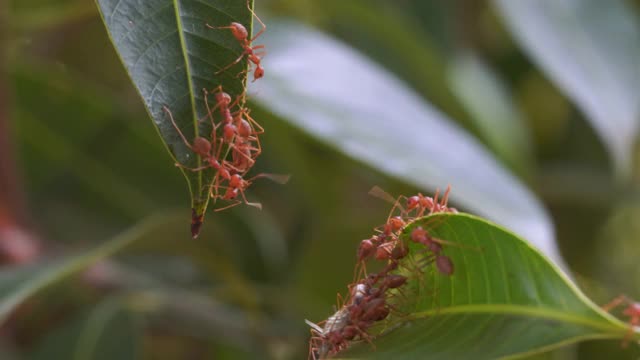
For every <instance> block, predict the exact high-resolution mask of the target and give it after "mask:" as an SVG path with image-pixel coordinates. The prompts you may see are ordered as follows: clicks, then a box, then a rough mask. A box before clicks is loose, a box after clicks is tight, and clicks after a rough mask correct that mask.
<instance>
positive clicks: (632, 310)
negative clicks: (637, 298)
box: [624, 302, 640, 317]
mask: <svg viewBox="0 0 640 360" xmlns="http://www.w3.org/2000/svg"><path fill="white" fill-rule="evenodd" d="M624 314H625V315H627V316H631V317H638V316H640V303H637V302H634V303H631V304H629V307H627V308H626V309H625V310H624Z"/></svg>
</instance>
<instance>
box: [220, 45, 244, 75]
mask: <svg viewBox="0 0 640 360" xmlns="http://www.w3.org/2000/svg"><path fill="white" fill-rule="evenodd" d="M246 55H247V51H246V50H245V51H243V52H242V54H240V56H239V57H238V58H237V59H235V60H234V61H233V62H232V63H231V64H229V65H227V66H225V67H223V68H222V69H220V70H218V71H216V72H215V73H214V74H215V75H219V74H220V73H222V72H224V71H226V70H228V69H229V68H230V67H232V66H233V65H235V64H237V63H239V62H240V60H242V58H243V57H245V56H246Z"/></svg>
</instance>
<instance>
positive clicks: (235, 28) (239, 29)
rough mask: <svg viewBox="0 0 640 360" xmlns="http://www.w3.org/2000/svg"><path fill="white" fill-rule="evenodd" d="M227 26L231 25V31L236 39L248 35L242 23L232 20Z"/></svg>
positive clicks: (241, 39) (245, 37)
mask: <svg viewBox="0 0 640 360" xmlns="http://www.w3.org/2000/svg"><path fill="white" fill-rule="evenodd" d="M229 26H230V27H231V33H232V34H233V37H235V38H236V39H238V41H243V40H246V39H247V37H249V33H248V32H247V29H246V28H245V27H244V26H243V25H242V24H240V23H237V22H232V23H231V24H230V25H229Z"/></svg>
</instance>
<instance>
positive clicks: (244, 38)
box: [205, 0, 267, 81]
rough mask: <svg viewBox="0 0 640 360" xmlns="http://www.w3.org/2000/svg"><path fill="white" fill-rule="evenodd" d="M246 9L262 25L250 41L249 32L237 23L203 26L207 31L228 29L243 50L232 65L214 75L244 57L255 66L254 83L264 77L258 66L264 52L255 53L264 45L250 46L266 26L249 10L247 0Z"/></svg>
mask: <svg viewBox="0 0 640 360" xmlns="http://www.w3.org/2000/svg"><path fill="white" fill-rule="evenodd" d="M247 8H248V9H249V11H250V12H251V14H252V16H255V18H256V20H258V22H259V23H260V25H262V29H261V30H260V31H259V32H258V33H257V34H256V35H255V36H254V37H252V38H251V39H249V32H248V31H247V28H245V27H244V25H242V24H240V23H237V22H232V23H231V24H229V25H228V26H212V25H209V24H205V25H206V26H207V27H208V28H209V29H230V30H231V33H232V34H233V37H235V38H236V40H238V42H239V43H240V45H241V46H242V49H243V51H242V54H240V56H239V57H238V58H237V59H235V60H234V61H233V62H232V63H230V64H229V65H227V66H225V67H224V68H222V69H220V70H218V71H217V72H216V73H215V74H216V75H218V74H220V73H222V72H224V71H225V70H227V69H229V68H230V67H232V66H233V65H235V64H237V63H239V62H240V61H241V60H242V59H243V58H244V57H245V56H246V57H247V59H248V60H249V61H250V62H252V63H253V64H255V66H256V68H255V70H254V71H253V81H256V80H258V79H260V78H261V77H263V76H264V69H263V68H262V65H260V61H261V59H262V56H264V52H256V50H258V49H264V45H256V46H252V44H253V41H254V40H256V39H257V38H258V37H259V36H260V35H262V33H264V32H265V30H267V26H266V25H265V24H264V23H263V22H262V20H260V18H259V17H258V15H256V13H255V12H254V11H253V9H251V6H249V0H247Z"/></svg>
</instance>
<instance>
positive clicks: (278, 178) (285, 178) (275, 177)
mask: <svg viewBox="0 0 640 360" xmlns="http://www.w3.org/2000/svg"><path fill="white" fill-rule="evenodd" d="M258 178H267V179H270V180H271V181H273V182H276V183H278V184H286V183H287V182H289V179H290V178H291V175H282V174H266V173H262V174H258V175H256V176H254V177H252V178H251V179H248V180H247V181H249V182H252V181H253V180H255V179H258Z"/></svg>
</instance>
